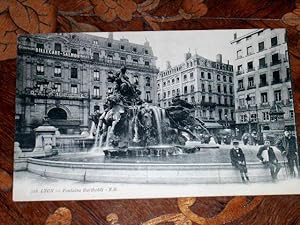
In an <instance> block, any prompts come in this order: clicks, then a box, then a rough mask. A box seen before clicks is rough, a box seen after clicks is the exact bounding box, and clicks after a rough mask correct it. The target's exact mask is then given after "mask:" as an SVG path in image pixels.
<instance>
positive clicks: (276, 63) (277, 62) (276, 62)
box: [271, 59, 281, 66]
mask: <svg viewBox="0 0 300 225" xmlns="http://www.w3.org/2000/svg"><path fill="white" fill-rule="evenodd" d="M280 63H281V60H280V59H278V60H274V61H272V62H271V66H275V65H278V64H280Z"/></svg>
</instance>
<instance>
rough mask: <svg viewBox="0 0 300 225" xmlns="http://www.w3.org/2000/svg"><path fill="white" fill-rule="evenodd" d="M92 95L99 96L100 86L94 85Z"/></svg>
mask: <svg viewBox="0 0 300 225" xmlns="http://www.w3.org/2000/svg"><path fill="white" fill-rule="evenodd" d="M93 93H94V97H99V96H100V88H99V87H94V92H93Z"/></svg>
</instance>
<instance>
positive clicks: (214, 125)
mask: <svg viewBox="0 0 300 225" xmlns="http://www.w3.org/2000/svg"><path fill="white" fill-rule="evenodd" d="M204 125H205V127H206V128H207V129H217V128H223V126H222V125H221V124H219V123H217V122H204Z"/></svg>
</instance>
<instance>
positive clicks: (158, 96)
mask: <svg viewBox="0 0 300 225" xmlns="http://www.w3.org/2000/svg"><path fill="white" fill-rule="evenodd" d="M157 100H158V101H159V100H160V93H158V94H157Z"/></svg>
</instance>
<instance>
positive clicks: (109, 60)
mask: <svg viewBox="0 0 300 225" xmlns="http://www.w3.org/2000/svg"><path fill="white" fill-rule="evenodd" d="M107 62H108V63H112V62H113V56H112V55H107Z"/></svg>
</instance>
